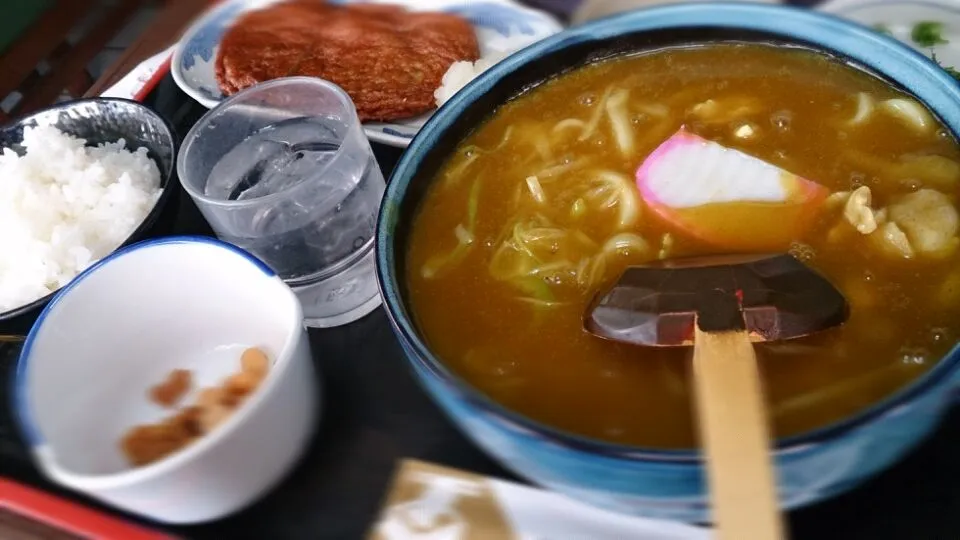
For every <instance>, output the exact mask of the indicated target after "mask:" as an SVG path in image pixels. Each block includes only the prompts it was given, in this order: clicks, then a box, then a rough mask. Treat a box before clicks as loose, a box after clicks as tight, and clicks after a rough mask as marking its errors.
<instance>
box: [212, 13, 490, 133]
mask: <svg viewBox="0 0 960 540" xmlns="http://www.w3.org/2000/svg"><path fill="white" fill-rule="evenodd" d="M479 56H480V47H479V44H478V43H477V37H476V34H475V33H474V30H473V27H472V26H470V24H469V23H468V22H467V21H465V20H464V19H462V18H460V17H458V16H455V15H450V14H445V13H412V12H409V11H407V10H406V9H405V8H403V7H402V6H394V5H385V4H353V5H347V6H338V5H331V4H328V3H326V2H325V1H323V0H291V1H288V2H283V3H281V4H277V5H274V6H271V7H268V8H265V9H262V10H258V11H253V12H250V13H248V14H246V15H245V16H243V17H241V18H240V19H239V20H238V21H237V23H236V24H235V25H234V26H233V27H231V28H230V29H229V30H228V31H227V32H226V34H225V35H224V37H223V40H222V41H221V45H220V50H219V52H218V54H217V60H216V77H217V83H218V84H219V85H220V89H221V90H222V91H223V92H224V93H225V94H227V95H232V94H235V93H237V92H239V91H240V90H243V89H244V88H248V87H250V86H253V85H254V84H257V83H260V82H264V81H268V80H271V79H276V78H280V77H289V76H295V75H305V76H312V77H320V78H323V79H326V80H328V81H331V82H333V83H335V84H337V85H338V86H340V87H341V88H343V89H344V90H345V91H346V92H347V94H349V95H350V98H351V99H353V102H354V104H355V105H356V107H357V112H358V114H359V116H360V120H361V121H363V122H366V121H377V120H379V121H390V120H397V119H401V118H408V117H411V116H416V115H418V114H422V113H425V112H427V111H430V110H431V109H433V108H434V107H435V101H434V96H433V93H434V91H435V90H436V89H437V88H438V87H440V85H441V83H442V80H443V75H444V74H445V73H446V72H447V70H448V69H449V68H450V66H451V65H452V64H453V63H454V62H457V61H460V60H467V61H471V62H472V61H475V60H477V59H478V58H479Z"/></svg>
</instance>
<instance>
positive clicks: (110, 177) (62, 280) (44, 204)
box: [0, 126, 162, 313]
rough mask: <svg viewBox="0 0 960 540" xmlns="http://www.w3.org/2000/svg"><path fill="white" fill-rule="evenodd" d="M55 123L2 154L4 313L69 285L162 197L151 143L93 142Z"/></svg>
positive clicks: (0, 291)
mask: <svg viewBox="0 0 960 540" xmlns="http://www.w3.org/2000/svg"><path fill="white" fill-rule="evenodd" d="M86 144H87V141H86V140H84V139H79V138H76V137H73V136H70V135H67V134H65V133H63V132H61V131H60V130H58V129H57V128H55V127H52V126H36V127H31V128H26V129H25V130H24V132H23V144H22V146H23V148H24V150H25V151H24V153H23V155H18V154H17V152H15V151H14V150H12V149H9V148H7V149H4V150H3V151H2V153H0V231H3V233H2V235H0V313H2V312H4V311H8V310H11V309H14V308H17V307H20V306H22V305H25V304H28V303H30V302H33V301H35V300H37V299H39V298H42V297H44V296H46V295H48V294H50V293H52V292H54V291H56V290H57V289H59V288H60V287H62V286H64V285H66V284H67V283H69V282H70V280H72V279H73V278H74V277H76V276H77V274H79V273H80V272H82V271H83V270H84V269H86V268H87V267H89V266H90V265H91V264H93V263H95V262H97V261H98V260H100V259H101V258H103V257H104V256H106V255H108V254H109V253H110V252H112V251H113V250H115V249H117V248H118V247H119V246H120V245H121V244H123V242H124V241H125V240H126V239H127V238H128V237H129V236H130V234H131V233H132V232H133V231H134V230H135V229H136V228H137V227H138V226H139V225H140V223H141V222H142V221H143V220H144V219H145V218H146V217H147V214H149V213H150V211H151V209H152V208H153V207H154V205H155V204H156V202H157V199H158V198H159V197H160V194H161V192H162V189H161V187H160V182H161V175H160V170H159V168H158V167H157V164H156V163H155V162H154V161H153V160H152V159H150V157H148V156H147V149H146V148H138V149H136V150H133V151H131V150H128V149H127V148H126V142H125V141H124V140H123V139H120V140H119V141H117V142H114V143H106V144H102V145H100V146H96V147H88V146H87V145H86Z"/></svg>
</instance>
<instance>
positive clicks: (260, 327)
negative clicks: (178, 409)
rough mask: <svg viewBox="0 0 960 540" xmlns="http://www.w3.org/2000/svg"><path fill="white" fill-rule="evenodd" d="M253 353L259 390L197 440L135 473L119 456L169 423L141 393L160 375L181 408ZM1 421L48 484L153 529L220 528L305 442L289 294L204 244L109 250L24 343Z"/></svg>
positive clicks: (255, 267) (307, 401) (308, 369)
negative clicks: (258, 362)
mask: <svg viewBox="0 0 960 540" xmlns="http://www.w3.org/2000/svg"><path fill="white" fill-rule="evenodd" d="M247 347H258V348H260V349H261V350H263V351H264V352H266V353H267V354H268V357H269V358H270V359H271V360H272V364H271V367H270V370H269V371H268V373H267V376H266V378H265V379H264V381H263V383H261V385H260V386H259V388H257V389H256V390H254V392H253V393H252V394H251V395H250V397H249V398H247V399H246V400H245V401H244V402H243V403H242V404H241V405H240V406H239V407H238V408H237V409H235V410H234V412H233V413H232V415H231V416H230V417H229V418H227V419H226V420H225V421H224V422H223V423H222V424H220V425H219V426H217V427H216V428H214V430H213V431H212V432H210V433H209V434H206V435H203V436H201V437H200V438H199V439H197V440H196V441H194V442H192V443H191V444H189V445H188V446H186V447H184V448H183V449H181V450H179V451H177V452H176V453H174V454H171V455H170V456H168V457H165V458H163V459H161V460H159V461H156V462H154V463H151V464H149V465H146V466H143V467H139V468H135V467H132V466H130V465H129V464H128V463H127V461H126V459H125V458H124V456H123V454H122V453H121V449H120V441H121V439H122V437H123V436H124V435H125V433H126V432H127V430H128V429H130V428H132V427H134V426H136V425H141V424H144V423H155V422H158V421H160V420H161V419H163V418H166V417H168V416H170V415H172V414H174V411H173V410H169V409H163V408H161V407H159V406H157V405H155V404H154V403H153V402H151V401H150V399H149V396H148V390H149V389H150V388H151V387H152V386H154V385H156V384H158V383H160V382H162V381H163V380H164V379H165V378H166V377H167V375H168V374H169V373H170V372H171V371H173V370H174V369H189V370H191V371H192V372H193V377H192V378H193V385H192V389H191V392H190V394H188V395H187V396H185V398H184V399H183V400H182V401H181V405H187V404H190V403H194V402H195V399H196V395H197V394H198V393H199V389H200V388H202V387H205V386H210V385H216V384H218V383H220V382H221V381H223V380H224V379H225V378H226V377H228V376H230V375H232V374H234V373H237V372H238V371H239V366H240V354H241V352H242V350H243V349H245V348H247ZM14 393H15V400H16V401H15V403H16V404H15V407H14V409H15V410H14V412H15V415H16V418H17V420H18V421H19V424H20V427H21V431H22V433H23V434H24V436H25V439H26V441H27V443H28V445H29V447H30V450H31V453H32V455H33V458H34V460H35V461H36V463H37V465H38V467H39V469H40V470H41V472H43V474H44V475H45V476H46V477H47V478H49V479H50V480H51V481H52V482H54V483H57V484H60V485H61V486H64V487H66V488H69V489H73V490H76V491H79V492H81V493H84V494H86V495H88V496H90V497H93V498H95V499H98V500H100V501H102V502H104V503H107V504H109V505H112V506H114V507H116V508H119V509H121V510H125V511H128V512H132V513H135V514H140V515H142V516H145V517H148V518H151V519H153V520H156V521H160V522H166V523H198V522H203V521H209V520H213V519H217V518H220V517H223V516H226V515H229V514H232V513H234V512H236V511H238V510H240V509H242V508H244V507H246V506H248V505H249V504H251V503H252V502H253V501H255V500H256V499H257V498H259V497H260V496H262V495H263V494H265V493H266V491H267V490H269V489H270V488H271V487H273V486H274V485H275V484H276V483H277V482H279V481H280V480H281V479H282V478H283V477H284V476H285V475H286V473H287V472H288V471H289V470H290V469H291V468H292V467H293V466H294V464H295V463H296V462H297V461H298V460H299V458H300V456H301V455H302V454H303V452H304V450H305V449H306V446H307V443H308V442H309V439H310V438H311V435H312V434H313V433H314V430H315V428H316V424H317V422H316V420H317V416H318V410H319V407H318V394H319V390H318V388H317V379H316V375H315V373H314V367H313V361H312V355H311V353H310V344H309V342H308V341H307V335H306V331H305V330H304V327H303V313H302V311H301V309H300V303H299V301H298V300H297V297H296V296H295V295H294V294H293V291H291V290H290V288H289V287H287V285H286V284H284V283H283V281H281V280H280V278H279V277H277V276H276V275H275V274H274V273H273V272H272V271H271V270H270V269H269V268H268V267H267V266H266V265H264V264H263V263H262V262H260V261H259V260H257V259H255V258H254V257H253V256H251V255H249V254H248V253H246V252H244V251H242V250H240V249H239V248H236V247H233V246H231V245H229V244H225V243H223V242H220V241H218V240H215V239H212V238H201V237H170V238H161V239H156V240H148V241H145V242H141V243H139V244H134V245H133V246H130V247H128V248H124V249H121V250H119V251H116V252H114V253H113V254H111V255H109V256H107V257H106V258H104V259H103V260H102V261H100V262H99V263H97V264H95V265H94V266H92V267H90V268H89V269H87V270H86V271H85V272H83V273H82V274H80V275H79V276H78V277H77V278H76V279H74V280H73V281H72V282H70V284H68V285H67V286H66V287H64V288H63V289H61V291H60V292H59V293H58V294H57V296H56V297H54V299H53V300H52V301H51V302H50V304H49V305H48V306H47V308H46V309H45V310H44V311H43V313H42V314H41V315H40V318H39V319H38V320H37V323H36V325H34V327H33V329H32V330H31V332H30V335H29V336H28V337H27V340H26V342H25V343H24V346H23V351H22V352H21V355H20V361H19V364H18V368H17V373H16V375H15V379H14Z"/></svg>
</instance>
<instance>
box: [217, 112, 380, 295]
mask: <svg viewBox="0 0 960 540" xmlns="http://www.w3.org/2000/svg"><path fill="white" fill-rule="evenodd" d="M344 130H346V126H344V125H343V123H342V122H339V121H338V120H337V119H334V118H324V117H313V118H294V119H290V120H285V121H282V122H278V123H276V124H272V125H268V126H266V127H264V128H263V129H261V130H259V131H258V132H256V133H254V134H252V135H250V136H249V137H247V138H246V139H244V140H243V141H242V142H241V143H240V144H238V145H237V146H235V147H234V148H233V149H232V150H230V151H229V152H227V153H226V154H225V155H224V156H223V157H222V158H221V159H220V161H219V162H217V164H216V165H214V167H213V169H212V170H211V172H210V177H209V179H208V180H207V185H206V189H205V193H206V195H207V196H208V197H211V198H214V199H221V200H236V201H243V200H251V199H258V198H267V197H270V196H271V195H274V194H279V193H283V192H284V191H286V190H288V189H290V188H292V187H294V186H296V185H298V184H301V183H304V182H309V186H303V188H307V187H309V189H304V191H305V193H304V194H303V195H302V196H300V197H297V200H293V201H284V200H282V198H276V199H277V200H276V201H269V200H264V201H263V205H262V206H260V208H259V209H258V210H257V212H256V213H255V215H254V216H252V220H253V223H252V227H249V228H248V227H244V229H245V231H244V233H243V234H242V235H231V234H229V231H228V230H225V231H224V233H223V234H222V235H221V236H222V238H223V239H224V240H226V241H228V242H230V243H232V244H234V245H237V246H239V247H242V248H244V249H246V250H247V251H250V252H251V253H253V254H255V255H257V256H258V257H260V258H261V259H262V260H263V261H264V262H266V263H267V264H268V265H270V267H271V268H273V269H274V271H276V272H277V274H279V275H280V277H282V278H283V279H285V280H302V279H309V278H310V277H311V276H315V275H317V274H318V273H319V274H322V273H323V271H324V269H327V268H329V267H330V266H331V265H335V264H336V263H338V262H340V261H343V260H344V259H347V258H349V257H350V255H351V254H353V253H355V252H357V251H360V250H361V249H363V248H364V247H365V246H367V244H368V243H369V242H370V241H371V239H372V238H373V234H374V229H375V228H376V214H377V209H378V205H379V202H380V197H381V195H382V194H383V183H384V182H383V176H382V175H381V173H380V169H379V168H378V167H377V164H376V162H375V161H374V159H373V156H372V155H366V154H365V153H354V154H353V155H350V153H349V152H345V153H344V155H342V156H340V160H343V162H342V163H339V162H338V163H332V161H333V159H334V157H336V154H337V151H338V150H340V143H339V140H340V138H341V137H339V136H338V135H337V133H338V132H342V131H344ZM328 167H341V171H346V173H345V174H344V173H343V172H339V173H338V172H335V171H329V170H328ZM303 199H307V200H309V201H315V203H316V204H311V205H310V206H309V207H305V206H304V205H303V203H304V202H306V201H304V200H303ZM372 277H373V276H371V280H372ZM361 288H364V289H369V290H376V283H370V284H369V286H365V287H361ZM333 300H335V298H334V299H331V301H333Z"/></svg>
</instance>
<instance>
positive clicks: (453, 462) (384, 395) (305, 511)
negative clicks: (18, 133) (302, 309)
mask: <svg viewBox="0 0 960 540" xmlns="http://www.w3.org/2000/svg"><path fill="white" fill-rule="evenodd" d="M146 104H147V105H149V106H151V107H153V108H155V109H156V110H157V111H158V112H159V113H160V114H162V115H164V116H166V117H167V118H168V119H170V120H171V121H172V122H173V123H174V125H175V127H176V129H177V132H178V134H179V135H180V136H181V137H182V136H183V135H185V134H186V132H187V130H189V128H190V126H192V125H193V123H194V122H196V121H197V120H198V119H199V118H200V116H202V115H203V113H204V112H205V109H204V108H203V107H202V106H201V105H199V104H198V103H196V102H195V101H193V100H192V99H190V98H189V97H187V96H186V94H184V93H183V92H182V91H181V90H180V89H179V88H178V87H177V86H176V84H175V83H174V81H173V79H172V78H171V77H170V76H169V75H168V76H166V77H165V78H164V79H163V80H161V82H160V83H159V85H158V86H157V87H156V89H155V90H154V91H153V92H152V93H151V94H150V95H149V97H148V98H147V100H146ZM374 152H375V154H376V156H377V159H378V161H379V163H380V165H381V167H382V169H383V172H384V175H385V176H387V175H389V173H390V172H391V171H392V169H393V167H394V165H395V164H396V162H397V159H398V158H399V156H400V154H401V151H400V150H398V149H395V148H389V147H385V146H380V145H374ZM182 195H183V196H181V197H180V201H181V202H180V205H181V207H180V214H179V218H178V223H177V231H176V232H177V233H185V234H211V232H210V229H209V227H208V226H207V225H206V223H205V222H204V221H203V219H202V217H201V216H200V214H199V212H198V211H197V209H196V207H195V206H194V205H193V203H192V202H191V201H190V197H188V196H186V195H185V194H182ZM310 341H311V344H312V346H313V351H314V353H315V355H316V357H317V365H318V368H319V369H318V371H319V373H320V376H321V378H322V387H323V404H322V407H323V409H322V412H321V420H320V422H321V424H320V430H319V434H318V435H317V437H316V439H315V440H314V441H313V443H312V445H311V447H310V449H309V450H308V452H307V455H306V457H305V458H304V460H303V461H302V463H301V464H300V465H299V466H298V467H297V468H296V469H295V470H294V471H293V473H292V474H290V475H289V477H288V478H286V479H285V480H284V481H283V482H282V483H281V485H280V486H279V487H277V488H276V489H274V490H273V491H272V492H271V493H269V494H267V495H266V496H264V497H263V498H262V499H261V500H260V501H259V502H257V503H256V504H254V505H253V506H251V507H250V508H248V509H247V510H245V511H243V512H241V513H239V514H237V515H235V516H233V517H229V518H226V519H224V520H221V521H218V522H214V523H209V524H206V525H201V526H191V527H167V526H162V525H155V524H154V525H152V526H154V527H156V528H159V529H161V530H164V531H166V532H168V533H171V534H174V535H178V536H181V537H185V538H197V539H205V538H211V539H226V538H260V539H271V540H273V539H277V540H279V539H284V538H310V539H320V538H331V539H353V538H362V537H363V536H364V535H365V533H366V531H367V529H368V528H369V527H370V525H371V524H372V523H373V521H374V520H375V518H376V516H377V513H378V511H379V508H380V504H381V502H382V498H383V497H384V495H385V493H386V490H387V486H388V482H389V481H390V479H391V476H392V473H393V471H394V467H395V466H396V464H397V462H398V460H399V459H401V458H415V459H420V460H424V461H429V462H433V463H437V464H441V465H447V466H451V467H456V468H461V469H465V470H469V471H473V472H476V473H479V474H484V475H489V476H496V477H500V478H505V479H508V480H515V481H519V480H518V479H517V478H515V477H514V476H512V475H511V474H510V473H508V472H506V471H505V470H504V469H502V468H501V467H499V466H498V465H496V464H495V463H494V462H493V461H492V460H490V459H489V458H487V457H485V456H484V455H483V454H481V453H480V451H479V450H477V449H476V448H475V447H474V446H472V445H471V444H470V443H469V442H467V440H466V439H465V438H464V437H463V436H462V435H461V434H460V433H459V432H458V431H457V430H456V429H455V428H454V427H453V425H452V424H451V423H450V422H449V421H448V420H447V419H446V417H445V416H444V415H443V414H442V413H441V411H440V410H439V409H438V408H437V407H436V406H435V405H434V404H433V403H432V402H431V401H430V400H429V398H428V397H427V396H426V394H425V393H424V392H423V391H422V390H421V389H420V387H419V386H418V385H417V382H416V381H415V380H414V379H413V377H412V374H411V372H410V371H409V369H408V367H407V364H406V360H405V359H404V358H403V353H402V352H401V350H400V346H399V344H398V343H397V342H396V340H395V338H394V336H393V334H392V332H391V330H390V327H389V324H388V322H387V318H386V316H385V315H384V313H383V309H382V308H381V309H378V310H376V311H375V312H373V313H371V314H370V315H368V316H367V317H365V318H364V319H362V320H360V321H358V322H356V323H353V324H351V325H348V326H346V327H342V328H336V329H327V330H311V331H310ZM16 352H17V351H16V350H15V349H14V348H12V347H9V346H8V347H6V348H3V349H0V388H2V389H8V388H10V380H9V379H10V374H11V373H12V370H13V367H14V364H15V363H16ZM0 393H2V391H0ZM9 402H10V400H9V399H2V400H0V476H5V477H10V478H12V479H14V480H18V481H20V482H23V483H27V484H30V485H33V486H36V487H39V488H41V489H45V490H48V491H51V492H54V493H57V494H60V495H64V496H67V497H69V498H71V499H74V500H78V501H81V502H84V503H86V504H89V505H92V506H94V507H97V508H100V509H101V510H105V511H108V512H111V513H115V512H114V511H112V510H109V509H106V508H103V507H102V506H100V505H98V504H97V503H95V502H92V501H89V500H86V499H84V498H83V497H81V496H78V495H76V494H72V493H66V492H64V491H63V490H61V489H59V488H56V487H55V486H53V485H51V484H50V483H48V482H47V481H46V480H44V479H43V478H42V477H41V476H40V474H39V472H38V471H37V470H36V469H35V468H34V467H33V465H32V464H31V462H30V460H29V457H28V455H27V452H26V450H25V448H24V447H23V445H22V443H21V442H20V440H19V438H18V435H17V433H16V430H15V429H13V425H12V421H11V419H10V416H9V414H10V411H9ZM958 481H960V414H956V413H954V414H952V415H951V416H949V417H948V418H947V419H946V421H945V423H944V425H943V427H942V429H941V430H940V431H939V432H938V433H937V435H936V436H935V438H934V439H932V440H931V441H929V442H927V443H925V444H924V445H923V446H922V447H921V448H920V449H919V450H918V451H917V452H915V453H913V454H912V455H911V456H910V457H908V458H907V459H906V460H905V461H903V462H902V463H901V464H899V465H898V466H896V467H895V468H894V469H892V470H890V471H889V472H887V473H885V474H883V475H882V476H880V477H878V478H877V479H876V480H874V481H872V482H870V483H869V484H868V485H866V486H863V487H861V488H860V489H858V490H856V491H854V492H852V493H850V494H848V495H845V496H843V497H840V498H837V499H834V500H832V501H828V502H826V503H823V504H820V505H817V506H814V507H811V508H807V509H804V510H800V511H797V512H794V513H792V514H791V516H790V522H791V526H792V529H793V537H794V538H798V539H806V538H810V539H823V538H844V539H851V538H855V539H860V538H870V539H898V540H899V539H908V540H914V539H917V540H919V539H924V540H927V539H933V540H937V539H944V540H946V539H954V538H958V537H960V486H955V485H954V484H955V483H956V482H958ZM124 517H126V518H127V519H131V520H134V521H139V522H143V520H140V519H138V518H135V517H131V516H124ZM143 523H146V522H143ZM146 524H147V525H151V524H150V523H146ZM550 540H564V539H550Z"/></svg>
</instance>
